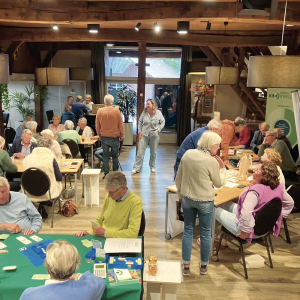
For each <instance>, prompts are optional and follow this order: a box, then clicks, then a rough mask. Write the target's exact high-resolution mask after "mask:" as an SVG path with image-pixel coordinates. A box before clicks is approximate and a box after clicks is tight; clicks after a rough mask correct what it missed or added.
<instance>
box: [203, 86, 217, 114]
mask: <svg viewBox="0 0 300 300" xmlns="http://www.w3.org/2000/svg"><path fill="white" fill-rule="evenodd" d="M213 103H214V87H213V86H210V87H209V89H207V90H206V95H205V96H204V103H203V112H204V113H212V112H213Z"/></svg>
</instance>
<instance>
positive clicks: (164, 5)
mask: <svg viewBox="0 0 300 300" xmlns="http://www.w3.org/2000/svg"><path fill="white" fill-rule="evenodd" d="M0 3H1V9H0V21H2V22H26V23H37V24H49V23H50V24H51V23H59V24H82V23H100V22H109V21H119V22H122V21H143V20H149V21H150V20H153V21H154V20H155V21H157V20H167V19H169V20H174V21H177V20H187V19H199V20H209V21H211V22H213V21H216V20H219V21H223V20H224V21H234V22H256V23H257V22H263V23H267V24H282V22H283V19H284V5H285V3H279V5H278V10H277V14H276V15H275V17H274V18H273V19H272V20H271V21H269V19H268V18H263V17H261V16H241V15H237V12H239V11H240V10H242V3H237V2H199V1H191V2H188V1H179V2H173V1H170V2H166V1H159V2H154V1H147V2H146V1H138V2H134V1H119V2H115V1H109V2H108V1H105V2H81V1H80V2H68V1H61V0H54V1H45V0H38V1H29V0H27V1H23V0H18V1H15V0H14V1H11V0H0ZM266 11H267V10H266ZM286 20H287V21H288V22H289V23H292V24H294V25H300V5H299V3H289V5H288V9H287V16H286Z"/></svg>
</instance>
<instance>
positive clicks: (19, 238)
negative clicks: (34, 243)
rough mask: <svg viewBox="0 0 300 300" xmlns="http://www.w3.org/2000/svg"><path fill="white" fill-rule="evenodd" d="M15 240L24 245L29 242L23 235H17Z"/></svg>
mask: <svg viewBox="0 0 300 300" xmlns="http://www.w3.org/2000/svg"><path fill="white" fill-rule="evenodd" d="M17 240H18V241H20V242H21V243H23V244H25V245H28V244H31V241H30V240H28V239H26V238H25V237H24V236H18V237H17Z"/></svg>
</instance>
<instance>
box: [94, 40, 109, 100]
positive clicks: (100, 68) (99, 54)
mask: <svg viewBox="0 0 300 300" xmlns="http://www.w3.org/2000/svg"><path fill="white" fill-rule="evenodd" d="M91 52H92V55H91V59H92V62H91V66H92V68H93V70H94V80H92V81H91V89H92V99H93V102H94V103H95V104H96V103H97V104H99V103H104V96H105V95H106V91H105V63H104V43H98V42H91Z"/></svg>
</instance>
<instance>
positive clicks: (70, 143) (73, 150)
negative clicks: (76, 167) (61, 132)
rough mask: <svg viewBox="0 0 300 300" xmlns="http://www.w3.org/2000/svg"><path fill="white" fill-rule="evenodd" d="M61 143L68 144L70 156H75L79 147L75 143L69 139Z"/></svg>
mask: <svg viewBox="0 0 300 300" xmlns="http://www.w3.org/2000/svg"><path fill="white" fill-rule="evenodd" d="M63 143H65V144H67V145H68V147H69V149H70V151H71V154H72V157H73V158H74V157H76V156H77V154H78V152H79V147H78V145H77V143H76V142H75V141H73V140H70V139H65V140H63Z"/></svg>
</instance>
